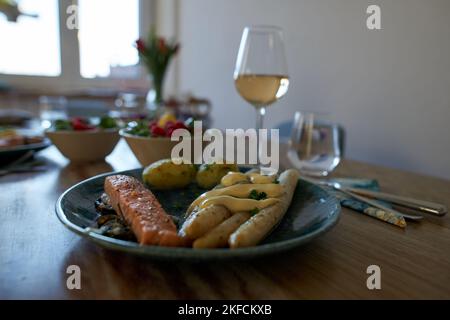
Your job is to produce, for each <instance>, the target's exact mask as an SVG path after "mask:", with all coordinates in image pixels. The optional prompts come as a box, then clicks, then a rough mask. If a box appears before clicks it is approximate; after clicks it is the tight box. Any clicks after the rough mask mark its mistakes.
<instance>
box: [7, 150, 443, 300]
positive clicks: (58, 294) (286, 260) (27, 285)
mask: <svg viewBox="0 0 450 320" xmlns="http://www.w3.org/2000/svg"><path fill="white" fill-rule="evenodd" d="M40 157H41V158H43V159H46V162H47V165H48V170H47V171H46V172H42V173H32V174H20V175H18V174H14V175H9V176H4V177H0V215H1V217H0V219H1V222H0V298H7V299H13V298H20V299H22V298H44V299H47V298H57V299H78V298H82V299H88V298H96V299H97V298H100V299H104V298H107V299H132V298H138V299H173V298H187V299H191V298H193V299H196V298H208V299H209V298H213V299H215V298H219V299H221V298H224V299H241V298H242V299H246V298H252V299H272V298H273V299H279V298H281V299H284V298H288V299H291V298H295V299H316V298H327V299H328V298H350V299H355V298H369V299H378V298H438V299H439V298H447V299H448V298H450V230H449V227H450V217H449V216H446V217H444V218H436V217H432V216H427V217H426V219H425V220H424V221H422V222H420V223H409V225H408V228H407V229H406V230H402V229H400V228H397V227H394V226H391V225H388V224H386V223H383V222H380V221H378V220H375V219H373V218H369V217H367V216H364V215H361V214H358V213H355V212H353V211H351V210H348V209H343V210H342V218H341V219H340V222H339V223H338V225H337V226H336V227H335V228H334V229H333V230H332V231H330V232H329V233H327V234H326V235H324V236H323V237H321V238H319V239H317V240H316V241H314V242H312V243H310V244H308V245H306V246H304V247H301V248H298V249H296V250H294V251H292V252H289V253H285V254H283V255H280V256H277V257H276V258H273V257H271V258H264V259H259V260H255V261H249V262H236V261H235V262H228V263H223V262H221V263H214V262H212V263H201V264H187V263H168V262H165V263H163V262H154V261H151V260H148V259H144V258H138V257H134V256H130V255H126V254H122V253H118V252H112V251H108V250H105V249H102V248H100V247H98V246H96V245H94V244H92V243H90V242H89V241H87V240H84V239H82V238H80V237H79V236H77V235H75V234H73V233H72V232H70V231H69V230H67V229H66V228H65V227H64V226H63V225H62V224H61V223H60V222H59V221H58V219H57V218H56V216H55V213H54V205H55V202H56V200H57V198H58V196H59V195H60V194H61V193H62V192H63V191H64V190H65V189H67V188H68V187H70V186H71V185H73V184H74V183H76V182H79V181H81V180H83V179H86V178H88V177H91V176H93V175H95V174H99V173H103V172H108V171H112V170H125V169H131V168H135V167H138V166H139V165H138V163H137V161H136V159H135V158H134V156H133V155H132V154H131V152H130V151H129V149H128V147H127V146H126V145H125V143H124V142H121V143H120V144H119V146H118V147H117V148H116V150H115V151H114V152H113V154H112V155H111V156H109V157H108V158H107V163H101V164H95V165H84V166H75V165H71V164H69V163H68V162H67V161H66V160H65V159H64V158H63V157H62V156H61V155H60V154H59V153H58V151H57V150H56V149H54V147H51V148H49V149H47V150H46V151H43V152H42V153H41V154H40ZM336 175H340V176H351V177H366V178H376V179H378V180H379V182H380V184H381V187H382V189H383V190H385V191H387V192H396V193H398V194H402V195H407V196H413V197H420V198H425V199H429V200H434V201H438V202H442V203H445V204H446V205H447V206H450V181H445V180H439V179H436V178H430V177H425V176H419V175H416V174H411V173H406V172H402V171H398V170H392V169H386V168H381V167H377V166H372V165H368V164H364V163H360V162H355V161H349V160H345V161H343V163H342V165H341V166H340V167H339V168H338V170H337V172H336ZM72 264H76V265H78V266H80V268H81V272H82V277H81V278H82V282H81V285H82V289H81V290H68V289H67V288H66V279H67V276H68V275H67V274H66V268H67V267H68V266H69V265H72ZM372 264H376V265H378V266H380V267H381V284H382V289H381V290H372V291H371V290H368V289H367V287H366V280H367V277H368V275H367V274H366V269H367V267H368V266H369V265H372Z"/></svg>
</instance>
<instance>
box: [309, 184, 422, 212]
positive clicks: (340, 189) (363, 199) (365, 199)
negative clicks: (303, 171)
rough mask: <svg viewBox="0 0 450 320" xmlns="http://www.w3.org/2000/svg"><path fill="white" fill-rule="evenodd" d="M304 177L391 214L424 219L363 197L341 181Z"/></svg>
mask: <svg viewBox="0 0 450 320" xmlns="http://www.w3.org/2000/svg"><path fill="white" fill-rule="evenodd" d="M302 179H303V180H305V181H308V182H311V183H314V184H319V185H326V186H329V187H332V188H334V189H335V190H338V191H340V192H342V193H344V194H346V195H348V196H350V197H352V198H354V199H356V200H359V201H361V202H364V203H366V204H368V205H370V206H372V207H375V208H378V209H381V210H383V211H385V212H387V213H389V214H393V215H395V216H401V217H404V218H406V219H410V220H421V219H423V216H422V215H415V214H408V213H403V212H400V211H397V210H395V209H392V208H389V207H387V206H385V205H383V204H381V203H379V202H378V201H376V200H373V199H369V198H366V197H363V196H361V195H358V194H355V193H353V192H351V191H349V189H348V188H345V187H343V186H342V185H341V184H340V183H338V182H333V181H321V180H317V179H311V178H305V177H302Z"/></svg>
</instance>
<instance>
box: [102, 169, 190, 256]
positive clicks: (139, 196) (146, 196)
mask: <svg viewBox="0 0 450 320" xmlns="http://www.w3.org/2000/svg"><path fill="white" fill-rule="evenodd" d="M104 188H105V192H106V194H108V196H109V199H110V202H111V206H112V207H113V208H114V210H116V212H117V214H119V215H121V216H122V217H123V219H124V220H125V222H126V223H127V224H128V225H129V226H130V227H131V229H132V230H133V232H134V234H135V235H136V238H137V240H138V241H139V243H140V244H145V245H159V246H167V247H176V246H184V245H185V243H184V239H183V238H181V237H180V236H179V235H178V234H177V227H176V226H175V224H174V222H173V221H172V218H171V217H170V216H169V215H168V214H167V213H166V212H165V211H164V209H163V208H162V206H161V204H160V203H159V201H158V199H156V197H155V196H154V195H153V193H152V192H151V191H150V190H148V189H147V188H146V187H145V186H144V185H143V184H142V183H141V182H140V181H139V180H137V179H136V178H133V177H129V176H125V175H114V176H109V177H107V178H106V179H105V186H104Z"/></svg>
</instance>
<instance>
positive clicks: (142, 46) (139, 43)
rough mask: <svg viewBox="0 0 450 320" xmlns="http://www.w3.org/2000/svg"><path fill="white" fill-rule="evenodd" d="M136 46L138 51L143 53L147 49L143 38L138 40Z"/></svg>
mask: <svg viewBox="0 0 450 320" xmlns="http://www.w3.org/2000/svg"><path fill="white" fill-rule="evenodd" d="M136 48H137V49H138V51H139V52H140V53H143V52H144V51H145V50H146V48H145V43H144V41H142V39H137V40H136Z"/></svg>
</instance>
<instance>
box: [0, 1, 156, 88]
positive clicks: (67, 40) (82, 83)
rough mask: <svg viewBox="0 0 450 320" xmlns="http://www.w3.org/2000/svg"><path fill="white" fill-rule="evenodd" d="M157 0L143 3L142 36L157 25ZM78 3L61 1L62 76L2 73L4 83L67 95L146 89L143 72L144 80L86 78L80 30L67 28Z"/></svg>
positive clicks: (141, 8) (140, 19)
mask: <svg viewBox="0 0 450 320" xmlns="http://www.w3.org/2000/svg"><path fill="white" fill-rule="evenodd" d="M155 2H156V0H139V34H140V36H141V37H145V36H146V35H147V33H148V30H150V26H152V25H155V11H156V5H155ZM77 3H78V1H77V0H59V1H58V6H59V8H58V10H59V37H60V59H61V74H60V75H59V76H56V77H54V76H33V75H13V74H1V73H0V81H2V82H6V83H7V84H8V85H10V86H11V87H14V88H19V89H26V90H36V91H46V92H50V93H53V92H54V93H61V92H64V93H67V92H72V91H80V90H84V89H89V88H92V87H95V88H118V87H123V85H124V82H125V83H126V86H127V87H142V86H143V80H146V79H147V76H146V73H145V72H141V75H140V77H138V78H134V79H116V78H94V79H87V78H83V77H82V76H81V73H80V50H79V42H78V38H77V34H78V30H76V29H74V30H69V29H68V28H67V27H66V20H67V17H68V14H67V13H66V10H67V7H68V6H70V5H73V4H77Z"/></svg>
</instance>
